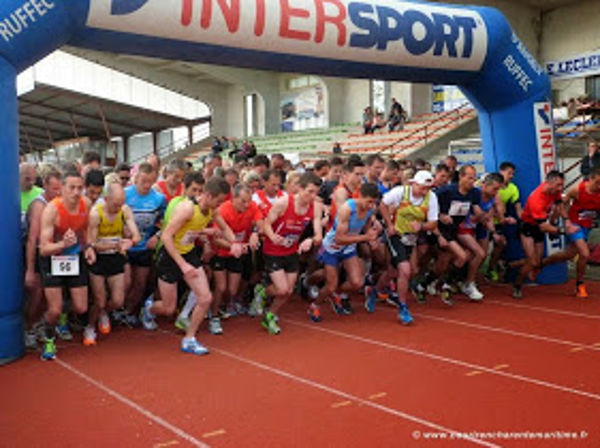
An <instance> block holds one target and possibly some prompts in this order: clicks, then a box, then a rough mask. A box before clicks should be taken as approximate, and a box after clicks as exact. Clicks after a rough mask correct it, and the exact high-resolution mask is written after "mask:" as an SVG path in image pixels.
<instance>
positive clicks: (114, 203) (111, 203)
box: [104, 182, 125, 214]
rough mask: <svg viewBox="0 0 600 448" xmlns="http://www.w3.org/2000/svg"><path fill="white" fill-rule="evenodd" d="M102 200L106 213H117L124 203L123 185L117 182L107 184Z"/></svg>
mask: <svg viewBox="0 0 600 448" xmlns="http://www.w3.org/2000/svg"><path fill="white" fill-rule="evenodd" d="M104 201H105V203H106V210H107V211H108V213H111V214H114V213H118V212H119V210H121V207H123V204H124V203H125V190H124V189H123V186H122V185H121V184H120V183H118V182H112V183H109V184H107V185H106V194H105V197H104Z"/></svg>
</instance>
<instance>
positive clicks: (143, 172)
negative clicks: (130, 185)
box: [135, 162, 156, 196]
mask: <svg viewBox="0 0 600 448" xmlns="http://www.w3.org/2000/svg"><path fill="white" fill-rule="evenodd" d="M154 182H156V170H155V169H154V167H153V166H152V165H151V164H150V163H147V162H145V163H142V164H140V166H139V167H138V171H137V174H136V175H135V188H136V189H137V192H138V194H139V195H140V196H146V195H147V194H148V193H150V189H151V188H152V185H154Z"/></svg>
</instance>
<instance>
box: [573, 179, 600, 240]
mask: <svg viewBox="0 0 600 448" xmlns="http://www.w3.org/2000/svg"><path fill="white" fill-rule="evenodd" d="M586 184H587V182H586V181H582V182H580V183H579V188H578V197H577V199H576V200H575V201H573V203H572V204H571V207H570V208H569V219H570V220H571V222H573V223H575V224H579V225H580V226H581V227H585V228H586V229H591V228H592V227H593V226H594V220H595V219H596V217H597V216H598V211H600V193H588V191H587V189H586V188H585V187H586Z"/></svg>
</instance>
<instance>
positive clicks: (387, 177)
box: [380, 160, 400, 184]
mask: <svg viewBox="0 0 600 448" xmlns="http://www.w3.org/2000/svg"><path fill="white" fill-rule="evenodd" d="M399 173H400V165H399V164H398V162H396V161H395V160H388V161H387V163H386V164H385V169H384V170H383V173H381V177H380V179H381V180H382V181H383V182H391V183H392V184H394V183H396V182H397V181H398V176H399Z"/></svg>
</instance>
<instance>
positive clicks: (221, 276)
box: [208, 184, 263, 334]
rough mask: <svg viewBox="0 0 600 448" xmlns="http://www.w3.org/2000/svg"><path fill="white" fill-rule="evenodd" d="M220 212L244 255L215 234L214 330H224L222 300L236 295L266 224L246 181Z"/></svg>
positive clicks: (210, 327) (236, 187)
mask: <svg viewBox="0 0 600 448" xmlns="http://www.w3.org/2000/svg"><path fill="white" fill-rule="evenodd" d="M219 214H220V215H221V217H222V218H223V220H224V221H225V223H226V224H227V225H228V226H229V228H230V229H231V230H232V231H233V233H234V235H235V242H234V243H233V244H236V245H237V244H241V245H242V246H243V255H242V256H241V257H236V256H234V255H233V254H232V253H231V248H232V247H231V246H232V243H231V242H229V241H227V240H226V239H224V238H216V240H215V245H216V247H217V253H216V255H215V256H214V257H213V259H212V268H213V276H214V291H213V292H214V297H213V298H214V300H213V303H212V305H211V318H210V321H209V327H208V328H209V331H210V332H211V333H212V334H221V333H223V327H222V326H221V319H220V318H219V310H220V307H221V303H222V302H223V301H224V298H226V299H229V300H233V299H234V298H235V297H236V294H237V293H238V290H239V288H240V283H241V280H242V272H243V271H244V269H248V266H247V265H248V264H251V263H252V254H251V253H250V251H256V250H257V249H258V247H259V244H260V240H259V232H260V231H261V230H262V226H263V215H262V213H261V211H260V209H259V208H258V205H257V204H256V203H255V202H253V201H252V190H251V189H250V187H248V186H246V185H243V184H239V185H236V186H235V187H234V189H233V198H232V199H231V200H229V201H227V202H225V203H223V205H221V206H220V207H219Z"/></svg>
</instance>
